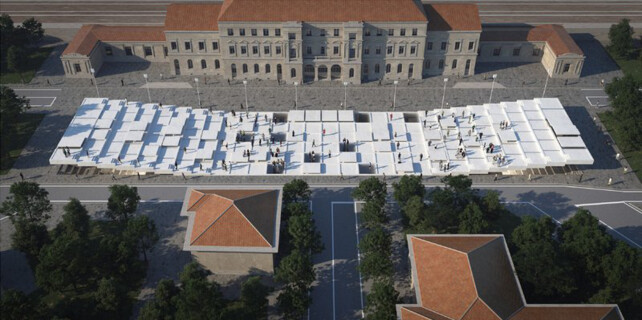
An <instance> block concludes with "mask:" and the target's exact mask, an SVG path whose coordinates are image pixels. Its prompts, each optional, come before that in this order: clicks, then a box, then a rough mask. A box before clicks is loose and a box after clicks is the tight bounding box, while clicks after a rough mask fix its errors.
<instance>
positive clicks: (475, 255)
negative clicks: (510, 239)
mask: <svg viewBox="0 0 642 320" xmlns="http://www.w3.org/2000/svg"><path fill="white" fill-rule="evenodd" d="M408 242H409V246H410V249H411V259H412V261H411V262H412V268H413V280H414V285H415V286H416V292H417V302H418V303H417V304H416V305H399V308H398V312H399V316H400V318H401V319H402V320H454V319H460V320H469V319H476V320H500V319H511V320H512V319H515V320H562V319H568V320H580V319H581V320H620V319H622V316H621V314H620V312H619V309H618V307H617V305H529V304H526V301H524V299H523V295H522V292H521V287H520V286H519V283H518V282H517V278H516V276H515V270H514V269H513V266H512V261H511V258H510V255H509V254H508V249H507V248H506V242H505V240H504V237H503V236H501V235H473V236H469V235H417V236H409V237H408Z"/></svg>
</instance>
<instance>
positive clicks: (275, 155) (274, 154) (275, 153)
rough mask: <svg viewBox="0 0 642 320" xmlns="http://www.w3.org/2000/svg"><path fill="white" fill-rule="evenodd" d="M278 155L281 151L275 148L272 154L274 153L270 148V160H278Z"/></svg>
mask: <svg viewBox="0 0 642 320" xmlns="http://www.w3.org/2000/svg"><path fill="white" fill-rule="evenodd" d="M279 153H281V149H279V148H276V152H274V151H272V147H270V156H271V157H272V158H275V157H276V158H278V157H279Z"/></svg>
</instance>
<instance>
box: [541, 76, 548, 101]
mask: <svg viewBox="0 0 642 320" xmlns="http://www.w3.org/2000/svg"><path fill="white" fill-rule="evenodd" d="M548 78H550V77H549V75H548V72H546V82H544V92H542V98H544V96H545V95H546V87H548Z"/></svg>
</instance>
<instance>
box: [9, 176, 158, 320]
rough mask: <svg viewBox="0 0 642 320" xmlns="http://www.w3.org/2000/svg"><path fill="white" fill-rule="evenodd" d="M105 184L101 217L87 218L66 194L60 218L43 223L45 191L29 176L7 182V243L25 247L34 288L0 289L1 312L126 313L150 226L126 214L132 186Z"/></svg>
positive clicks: (130, 211)
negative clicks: (52, 224)
mask: <svg viewBox="0 0 642 320" xmlns="http://www.w3.org/2000/svg"><path fill="white" fill-rule="evenodd" d="M109 190H110V192H111V195H110V197H109V200H108V205H107V208H108V209H107V216H108V217H109V218H110V220H109V221H95V220H91V219H90V216H89V214H88V212H87V209H86V208H85V207H84V206H83V205H82V204H81V202H80V201H79V200H78V199H75V198H71V199H69V202H68V203H67V204H66V205H65V206H64V209H63V211H64V213H63V215H62V219H61V221H60V222H58V223H57V225H56V226H55V227H54V228H53V230H48V229H47V226H46V223H47V221H48V220H49V219H50V212H51V210H52V206H51V203H50V201H49V199H48V193H47V191H46V190H44V189H43V188H40V186H39V185H38V184H37V183H34V182H26V181H23V182H16V183H14V184H13V185H11V188H10V189H9V193H10V195H9V197H8V199H7V200H6V201H4V202H3V203H2V206H1V207H0V213H2V214H4V215H7V216H9V218H10V219H11V222H12V223H13V225H14V227H15V232H14V233H13V234H12V235H11V241H12V246H13V248H15V249H17V250H19V251H21V252H23V253H25V255H26V257H27V260H28V262H29V264H30V266H31V268H32V270H35V280H36V285H37V290H36V291H35V292H33V293H32V294H30V295H25V294H24V293H21V292H18V291H15V290H7V291H6V292H3V294H2V302H1V309H2V310H1V311H2V314H3V317H4V316H6V317H7V319H51V318H59V319H67V318H68V319H79V318H96V319H116V318H126V317H128V316H129V314H130V313H131V307H132V303H133V297H132V293H135V292H137V290H138V287H139V286H140V284H141V282H142V280H143V279H144V277H145V273H146V268H147V252H148V251H149V250H150V249H151V248H152V247H153V246H154V244H155V243H156V242H157V241H158V233H157V232H156V226H155V224H154V222H153V221H152V220H150V219H149V217H147V216H145V215H134V212H136V209H137V206H138V202H139V200H140V197H139V196H138V192H137V190H136V188H135V187H128V186H125V185H113V186H110V187H109ZM141 257H142V258H143V259H142V260H141ZM52 301H53V302H52Z"/></svg>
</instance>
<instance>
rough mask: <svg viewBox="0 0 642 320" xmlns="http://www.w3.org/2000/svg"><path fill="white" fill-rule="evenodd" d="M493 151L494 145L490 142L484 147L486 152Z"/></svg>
mask: <svg viewBox="0 0 642 320" xmlns="http://www.w3.org/2000/svg"><path fill="white" fill-rule="evenodd" d="M484 145H486V144H484ZM493 151H495V145H494V144H493V143H492V142H491V143H490V144H489V145H488V147H486V153H493Z"/></svg>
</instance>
